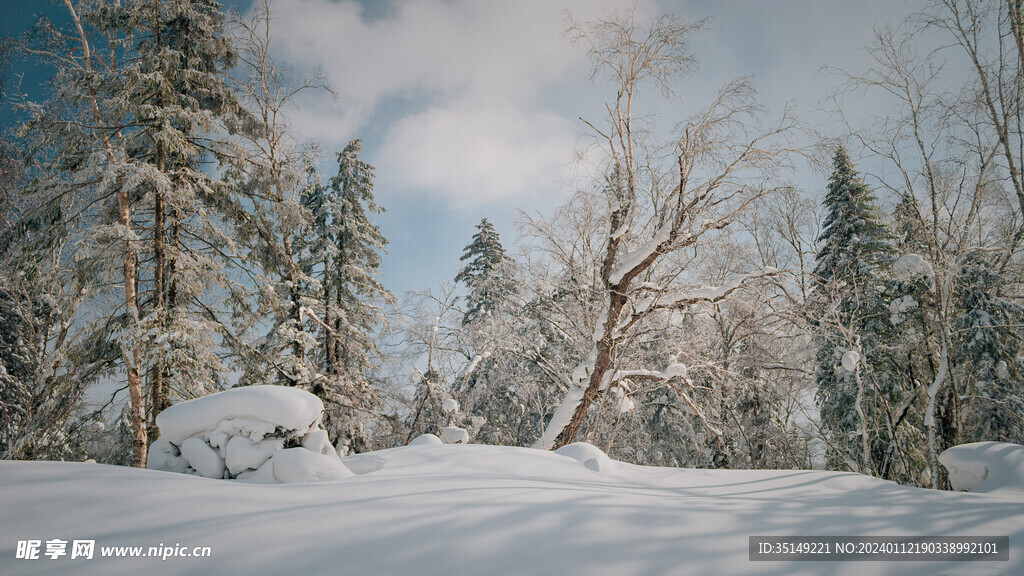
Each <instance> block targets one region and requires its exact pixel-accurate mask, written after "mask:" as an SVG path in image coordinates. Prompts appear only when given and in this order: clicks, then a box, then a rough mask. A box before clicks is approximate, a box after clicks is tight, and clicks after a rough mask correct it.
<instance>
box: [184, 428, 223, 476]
mask: <svg viewBox="0 0 1024 576" xmlns="http://www.w3.org/2000/svg"><path fill="white" fill-rule="evenodd" d="M181 457H182V458H184V459H185V461H186V462H188V465H189V466H191V467H192V469H193V470H195V471H196V474H199V475H200V476H204V477H206V478H223V477H224V459H223V458H221V457H220V455H219V454H217V452H215V451H214V449H213V448H210V445H209V444H207V443H206V442H204V441H203V439H202V438H196V437H192V438H187V439H185V441H184V442H182V443H181Z"/></svg>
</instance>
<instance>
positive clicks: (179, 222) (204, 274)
mask: <svg viewBox="0 0 1024 576" xmlns="http://www.w3.org/2000/svg"><path fill="white" fill-rule="evenodd" d="M108 12H109V13H110V14H109V15H107V18H110V19H111V20H112V21H113V22H115V23H117V25H120V26H130V29H129V30H128V33H129V34H131V41H130V43H129V44H128V46H130V48H131V49H132V51H133V54H134V56H135V57H134V58H131V59H128V60H126V65H125V67H124V69H123V70H122V77H123V79H124V80H123V82H124V85H123V90H122V94H120V97H119V98H118V99H116V100H115V101H114V106H115V111H116V113H117V114H118V115H119V116H120V117H122V118H125V119H130V120H131V122H132V123H133V125H134V126H136V127H137V128H136V129H135V130H132V131H131V132H130V133H127V134H126V135H127V136H129V142H128V145H127V146H128V152H129V154H130V155H131V156H132V157H133V158H134V159H136V161H137V162H139V163H142V164H145V165H147V166H148V167H149V171H148V174H147V178H146V179H145V181H143V182H141V183H140V187H139V194H140V198H139V204H138V208H137V210H136V214H137V215H138V216H140V217H142V218H145V219H146V220H145V221H140V231H141V232H142V233H143V234H145V235H146V236H147V237H148V238H147V240H146V243H147V244H148V247H149V250H146V251H145V252H143V259H142V260H141V262H140V264H141V267H140V274H141V279H142V281H143V282H144V284H143V288H147V287H148V288H149V290H148V291H147V292H146V293H145V296H144V297H145V300H144V308H143V312H142V313H143V317H142V319H141V328H142V338H141V344H142V347H143V351H144V363H145V365H146V366H147V388H148V393H149V420H150V427H151V432H155V427H156V423H155V418H156V415H157V414H159V413H160V412H161V411H162V410H163V409H164V408H166V407H167V406H169V405H170V404H171V403H172V400H173V399H175V398H190V397H193V396H195V395H201V394H203V393H205V392H207V391H208V390H209V389H211V388H213V387H214V386H215V385H216V384H218V383H219V381H220V377H219V375H218V374H219V373H220V372H222V368H223V365H222V364H221V362H220V361H219V359H218V357H217V354H216V353H215V351H214V349H215V347H216V341H215V339H214V338H213V337H212V335H213V334H216V333H217V332H219V331H221V329H222V327H221V325H220V323H219V322H218V321H217V320H216V319H211V317H210V314H209V313H208V308H209V304H210V303H211V300H210V298H211V294H210V292H211V288H213V287H228V286H230V283H229V282H227V281H226V279H225V277H224V276H223V274H222V270H223V268H225V267H227V266H230V265H231V259H232V258H233V257H234V254H233V249H232V247H231V239H230V237H229V232H228V231H227V230H226V228H225V227H224V225H223V222H224V221H230V220H231V219H232V217H233V216H234V214H233V212H234V211H237V210H239V207H238V206H237V205H236V204H235V203H233V202H232V199H231V196H232V194H231V191H230V190H229V188H228V186H227V184H226V183H225V182H224V181H223V180H221V179H220V178H219V177H218V176H215V175H213V174H212V171H211V170H209V169H208V165H209V164H211V163H212V162H213V161H214V160H215V158H214V156H213V155H212V154H211V151H213V153H214V154H216V153H217V152H218V151H221V150H220V149H222V148H223V145H222V144H221V143H220V142H219V141H218V140H219V139H222V138H223V137H224V136H225V134H224V132H225V128H224V127H225V126H226V125H229V124H232V123H233V120H232V118H231V117H232V116H233V115H234V113H235V110H236V108H237V103H236V99H235V96H234V94H233V92H232V91H231V90H230V88H229V87H228V85H227V83H226V81H225V76H224V71H225V70H227V69H229V68H231V67H232V66H233V65H234V62H235V51H234V48H233V46H232V43H231V40H230V38H228V37H227V36H226V35H225V33H224V21H225V17H224V14H223V13H222V11H221V6H220V4H219V3H217V2H215V1H213V0H163V1H157V2H129V3H126V4H124V5H123V6H121V5H115V6H110V7H108Z"/></svg>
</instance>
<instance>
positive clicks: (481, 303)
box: [455, 218, 515, 325]
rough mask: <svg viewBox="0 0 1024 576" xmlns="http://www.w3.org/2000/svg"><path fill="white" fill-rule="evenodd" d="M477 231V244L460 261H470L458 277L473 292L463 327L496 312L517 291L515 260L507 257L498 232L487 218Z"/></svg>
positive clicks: (464, 252)
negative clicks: (513, 270)
mask: <svg viewBox="0 0 1024 576" xmlns="http://www.w3.org/2000/svg"><path fill="white" fill-rule="evenodd" d="M476 229H477V233H476V234H474V235H473V242H472V243H471V244H470V245H469V246H466V247H465V249H464V251H463V254H462V257H461V258H459V260H460V261H462V262H465V261H467V260H469V262H468V263H467V264H466V265H465V266H464V267H463V268H462V270H460V271H459V273H458V275H456V276H455V281H456V282H462V283H464V284H465V285H466V288H467V289H469V294H468V295H466V313H465V315H464V316H463V318H462V323H463V325H466V324H470V323H472V322H474V321H476V320H478V319H482V318H485V317H487V316H489V315H490V314H492V313H494V312H495V311H496V310H497V309H498V308H499V307H500V306H501V305H502V303H503V302H505V301H506V300H507V299H508V298H509V296H511V295H512V294H513V293H514V291H515V285H514V283H513V281H512V278H511V277H510V276H511V272H510V265H511V261H510V259H509V258H508V256H506V255H505V248H504V247H503V246H502V245H501V239H500V238H499V236H498V232H497V230H495V229H494V226H493V225H492V224H491V223H490V221H489V220H487V218H484V219H483V220H481V221H480V223H479V224H477V226H476Z"/></svg>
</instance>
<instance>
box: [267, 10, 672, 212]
mask: <svg viewBox="0 0 1024 576" xmlns="http://www.w3.org/2000/svg"><path fill="white" fill-rule="evenodd" d="M630 5H631V4H627V3H623V2H589V1H585V0H575V1H569V2H550V1H542V0H537V1H518V2H500V3H499V2H479V1H474V0H452V1H444V0H412V1H407V2H399V3H396V4H395V5H394V10H393V11H392V12H390V13H389V14H387V15H386V16H384V17H382V18H374V19H369V18H367V17H366V14H365V13H364V11H363V8H362V7H361V6H360V5H359V4H358V3H357V2H354V1H351V0H344V1H341V2H333V1H330V0H292V1H289V2H280V3H278V4H277V5H276V6H275V15H274V17H275V20H274V23H273V27H274V34H275V42H277V43H278V45H279V46H280V48H281V50H282V51H283V56H284V58H283V59H284V60H285V61H287V62H289V63H291V64H292V65H293V66H295V67H296V68H298V69H299V70H310V69H320V70H322V71H323V73H324V74H325V75H326V76H327V78H328V80H329V81H330V82H331V84H332V86H333V87H334V89H335V90H336V91H337V93H338V98H339V99H338V101H337V102H334V101H330V100H329V99H327V98H320V99H318V100H316V101H312V102H311V101H306V102H305V103H304V107H303V108H302V109H301V110H298V111H295V112H293V113H292V114H291V115H290V117H291V120H292V124H293V125H294V126H295V127H296V128H297V129H298V130H299V131H300V132H301V133H302V134H303V135H305V136H308V137H313V138H317V139H319V140H321V141H323V142H324V143H325V144H326V145H328V148H329V147H332V146H336V145H337V144H340V143H342V142H343V141H345V140H347V139H348V138H351V137H354V136H358V135H359V132H360V131H363V130H365V129H366V128H367V124H366V123H367V122H368V121H369V119H370V118H371V117H372V118H373V119H374V122H378V121H379V122H381V123H383V126H375V128H378V131H379V132H380V133H382V134H384V135H385V140H384V141H383V142H378V143H373V142H368V143H367V144H368V147H369V148H374V147H375V145H376V148H377V153H376V154H375V155H374V156H373V158H372V161H373V162H374V163H375V164H376V165H377V166H378V169H379V175H380V176H381V178H382V179H383V178H386V179H388V180H389V181H390V183H393V184H397V185H399V186H402V187H405V188H407V189H410V190H412V189H415V190H416V191H418V192H423V191H426V192H427V193H429V194H433V195H436V196H438V197H441V198H444V199H446V200H448V201H449V202H451V204H453V205H457V206H468V205H472V204H476V203H480V202H490V201H494V200H509V201H511V200H514V199H515V198H518V197H522V196H523V195H530V194H536V193H541V192H549V191H550V190H551V188H552V187H554V186H557V182H558V181H559V180H560V179H562V178H563V177H564V176H565V166H566V165H567V164H568V163H569V162H570V160H571V159H572V153H573V149H574V147H575V143H576V134H577V132H578V131H579V130H578V126H577V124H576V123H575V122H574V121H572V120H570V119H568V118H565V117H562V116H560V115H558V114H557V113H556V112H554V111H553V110H552V109H551V108H550V107H549V106H546V105H545V103H544V93H545V91H546V90H550V89H552V87H553V86H560V87H562V88H563V89H564V86H565V84H564V81H565V79H566V78H568V79H569V80H570V81H571V82H573V83H574V84H575V85H576V86H578V87H581V88H582V87H583V85H584V80H585V75H586V72H587V68H586V61H585V58H584V54H583V52H582V50H581V49H579V48H576V47H573V46H572V45H570V43H569V41H568V40H567V39H566V38H565V37H564V35H563V31H564V28H565V19H564V16H563V13H564V11H565V10H566V9H569V10H571V11H572V13H573V14H574V16H575V17H576V18H577V19H578V20H580V21H589V20H592V19H593V18H595V17H597V16H598V15H599V14H600V13H601V12H602V11H604V10H605V8H606V7H611V8H620V7H624V6H625V7H628V6H630ZM639 11H640V12H641V13H642V14H648V13H653V3H652V2H649V1H647V2H642V3H641V7H640V9H639ZM389 97H390V98H395V99H405V100H411V101H414V102H415V103H417V104H418V106H416V107H415V108H414V110H412V111H410V112H407V113H406V112H402V111H396V110H394V109H392V108H394V107H392V108H387V107H382V102H384V101H385V99H386V98H389ZM381 128H383V129H381ZM386 171H387V173H386ZM543 187H547V190H543V189H540V188H543Z"/></svg>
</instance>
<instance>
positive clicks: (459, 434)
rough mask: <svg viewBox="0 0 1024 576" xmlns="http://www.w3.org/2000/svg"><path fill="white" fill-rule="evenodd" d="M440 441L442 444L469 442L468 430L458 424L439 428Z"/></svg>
mask: <svg viewBox="0 0 1024 576" xmlns="http://www.w3.org/2000/svg"><path fill="white" fill-rule="evenodd" d="M441 442H442V443H444V444H469V432H467V431H466V429H465V428H459V427H458V426H446V427H444V428H441Z"/></svg>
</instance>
